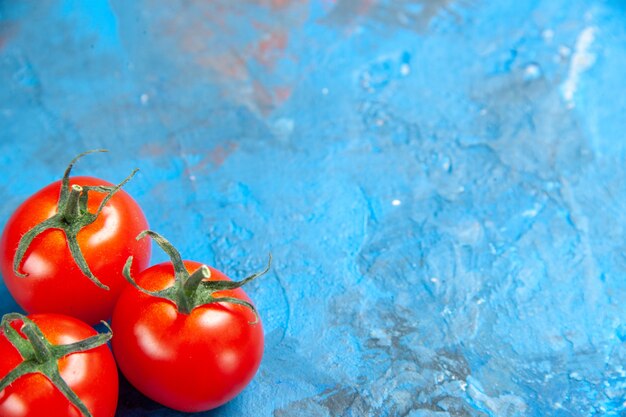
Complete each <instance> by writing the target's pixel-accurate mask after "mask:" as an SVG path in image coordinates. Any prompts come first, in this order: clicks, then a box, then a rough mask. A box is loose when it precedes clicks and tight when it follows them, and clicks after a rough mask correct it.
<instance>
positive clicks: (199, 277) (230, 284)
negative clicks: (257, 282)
mask: <svg viewBox="0 0 626 417" xmlns="http://www.w3.org/2000/svg"><path fill="white" fill-rule="evenodd" d="M146 236H150V237H151V238H152V239H153V240H154V241H155V242H156V243H157V245H159V247H161V249H163V251H164V252H165V253H166V254H167V255H168V256H169V258H170V261H171V263H172V266H173V268H174V284H173V285H172V286H171V287H168V288H165V289H163V290H160V291H150V290H147V289H145V288H142V287H141V286H139V284H137V282H136V281H135V280H134V279H133V277H132V275H131V271H130V270H131V266H132V263H133V257H132V256H130V257H128V259H127V260H126V264H125V265H124V270H123V275H124V277H125V278H126V280H127V281H128V282H129V283H130V284H131V285H133V286H134V287H135V288H136V289H137V290H139V291H141V292H143V293H145V294H148V295H151V296H153V297H157V298H162V299H165V300H168V301H171V302H172V303H174V305H176V307H177V309H178V311H179V312H181V313H183V314H189V313H191V311H192V310H193V309H194V308H196V307H199V306H203V305H207V304H211V303H231V304H239V305H243V306H245V307H247V308H249V309H250V310H252V312H253V313H254V316H255V320H254V321H253V322H250V324H256V323H258V321H259V315H258V312H257V310H256V308H255V307H254V306H253V305H252V304H251V303H249V302H247V301H245V300H240V299H238V298H234V297H214V296H213V294H214V293H216V292H218V291H226V290H233V289H236V288H240V287H242V286H244V285H245V284H247V283H249V282H250V281H252V280H254V279H256V278H258V277H260V276H261V275H264V274H266V273H267V272H268V271H269V270H270V267H271V264H272V255H271V254H270V255H269V259H268V262H267V266H266V267H265V269H264V270H263V271H261V272H257V273H255V274H252V275H250V276H248V277H246V278H244V279H242V280H241V281H227V280H217V281H207V280H206V278H209V277H210V274H211V270H210V269H209V267H208V266H206V265H201V266H200V267H199V268H198V269H196V270H195V271H193V273H191V274H190V273H189V271H187V269H186V268H185V265H184V263H183V260H182V258H181V256H180V253H179V252H178V250H176V248H175V247H174V246H173V245H172V244H171V243H170V242H169V241H167V240H166V239H165V238H164V237H163V236H161V235H159V234H158V233H156V232H153V231H151V230H145V231H143V232H141V233H140V234H139V235H138V236H137V240H140V239H143V238H144V237H146Z"/></svg>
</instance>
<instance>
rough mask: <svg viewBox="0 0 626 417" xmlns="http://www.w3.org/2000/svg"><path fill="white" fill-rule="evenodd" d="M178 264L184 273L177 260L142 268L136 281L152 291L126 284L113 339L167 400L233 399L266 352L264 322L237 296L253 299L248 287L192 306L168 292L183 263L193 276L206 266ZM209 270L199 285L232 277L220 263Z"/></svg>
mask: <svg viewBox="0 0 626 417" xmlns="http://www.w3.org/2000/svg"><path fill="white" fill-rule="evenodd" d="M153 237H154V236H153ZM176 259H178V261H180V258H179V257H178V255H177V253H176V256H175V257H174V258H173V260H174V261H175V262H174V264H175V265H176V263H177V262H176ZM178 265H179V266H178V267H177V269H176V270H177V273H176V275H177V276H178V277H177V278H175V273H174V267H173V266H172V264H171V263H162V264H158V265H154V266H152V267H150V268H148V269H147V270H145V271H143V272H141V273H140V275H139V276H138V277H137V281H136V284H137V285H138V287H140V288H142V289H145V290H147V291H151V292H153V294H152V295H151V294H148V293H146V292H143V291H139V290H138V289H137V288H132V287H130V288H128V289H126V290H124V291H123V292H122V295H121V296H120V298H119V300H118V303H117V305H116V307H115V311H114V313H113V320H112V323H111V326H112V328H113V332H114V333H115V337H114V338H113V341H112V345H113V352H114V354H115V356H116V359H117V363H118V366H119V367H120V369H121V371H122V373H123V374H124V375H125V376H126V378H127V379H128V380H129V381H130V383H131V384H132V385H133V386H135V388H137V389H138V390H139V391H141V392H142V393H143V394H145V395H146V396H147V397H149V398H152V399H153V400H155V401H157V402H159V403H161V404H163V405H165V406H167V407H170V408H173V409H176V410H180V411H185V412H199V411H205V410H209V409H212V408H215V407H218V406H220V405H222V404H224V403H226V402H227V401H229V400H230V399H232V398H233V397H235V396H236V395H237V394H238V393H239V392H241V391H242V390H243V389H244V387H245V386H246V385H247V384H248V383H249V382H250V380H251V379H252V378H253V376H254V374H255V373H256V371H257V369H258V367H259V364H260V362H261V357H262V355H263V328H262V326H261V322H260V321H257V320H256V319H257V316H256V312H255V311H253V310H252V309H251V308H250V307H249V306H246V305H242V304H235V303H234V301H241V302H244V303H251V301H250V299H249V298H248V296H247V295H246V294H245V293H244V291H243V290H242V289H241V288H234V289H227V290H220V291H216V292H211V295H209V296H208V297H209V298H208V299H210V297H214V298H213V299H215V298H222V299H224V298H223V297H228V299H229V300H231V301H222V302H209V303H208V304H203V303H202V302H196V303H195V304H196V306H195V307H193V306H192V307H191V311H190V312H189V313H185V312H183V311H181V308H180V307H179V306H177V303H176V302H175V301H173V300H169V299H166V298H161V296H160V295H165V296H167V294H169V295H172V294H173V293H175V292H176V291H175V290H174V289H175V288H177V287H176V285H177V281H179V280H180V278H179V276H180V274H179V272H178V271H181V270H182V268H184V270H183V271H184V274H183V275H186V276H187V277H188V276H189V274H190V273H193V272H194V271H199V270H200V268H202V267H203V265H202V264H200V263H198V262H192V261H180V263H179V264H178ZM183 265H184V267H183ZM204 268H207V267H204ZM209 270H210V274H211V275H210V278H208V279H207V278H205V279H204V280H203V281H202V283H201V285H200V289H199V291H200V293H201V292H202V291H203V290H202V285H203V284H204V283H206V282H212V281H220V282H221V283H224V282H226V281H227V282H228V283H230V284H233V281H231V280H230V279H229V278H228V277H227V276H226V275H224V274H223V273H221V272H220V271H218V270H216V269H214V268H209ZM207 271H208V270H207ZM258 275H260V274H256V276H258ZM205 276H206V275H205ZM244 281H245V280H244ZM241 282H243V281H241ZM178 284H180V282H179V283H178ZM178 288H180V287H178ZM222 288H223V287H222ZM157 292H160V293H157ZM155 295H156V296H155ZM174 295H175V294H174ZM188 295H190V299H196V300H198V299H197V298H194V297H196V296H194V295H193V294H191V293H188ZM205 295H206V294H205ZM198 297H200V298H202V297H204V296H202V295H198ZM202 299H204V300H207V298H206V297H205V298H202ZM233 299H235V300H233ZM192 304H193V303H192Z"/></svg>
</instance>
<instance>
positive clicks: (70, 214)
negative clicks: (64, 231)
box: [63, 184, 87, 224]
mask: <svg viewBox="0 0 626 417" xmlns="http://www.w3.org/2000/svg"><path fill="white" fill-rule="evenodd" d="M82 193H83V187H81V186H80V185H78V184H74V185H72V186H71V187H70V194H69V196H68V197H67V202H66V203H65V208H64V209H63V219H64V220H65V221H66V222H67V223H68V224H69V223H72V222H74V221H76V219H78V218H79V217H80V215H81V210H80V196H81V194H82ZM85 195H87V194H85Z"/></svg>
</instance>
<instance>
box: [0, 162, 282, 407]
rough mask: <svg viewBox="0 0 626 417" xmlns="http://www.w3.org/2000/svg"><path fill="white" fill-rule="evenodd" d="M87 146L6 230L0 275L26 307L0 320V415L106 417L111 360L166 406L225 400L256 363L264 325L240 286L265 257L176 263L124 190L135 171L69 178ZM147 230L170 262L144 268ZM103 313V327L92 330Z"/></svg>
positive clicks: (113, 403)
mask: <svg viewBox="0 0 626 417" xmlns="http://www.w3.org/2000/svg"><path fill="white" fill-rule="evenodd" d="M91 152H96V151H90V152H86V153H84V154H81V155H79V156H78V157H76V158H75V159H74V160H73V161H72V162H71V163H70V165H69V166H68V168H67V169H66V171H65V174H64V175H63V178H62V180H60V181H57V182H54V183H52V184H50V185H48V186H47V187H45V188H43V189H41V190H40V191H38V192H36V193H35V194H33V195H32V196H31V197H30V198H28V199H27V200H26V201H25V202H24V203H23V204H22V205H21V206H20V207H19V208H18V209H17V210H16V211H15V212H14V214H13V215H12V217H11V218H10V219H9V220H8V222H7V224H6V227H5V229H4V232H3V234H2V239H1V241H0V255H1V257H0V269H1V272H2V277H3V280H4V283H5V284H6V286H7V288H8V290H9V292H10V293H11V295H12V296H13V297H14V299H15V300H16V301H17V303H18V304H19V305H20V306H21V307H22V308H23V309H24V310H25V311H26V312H27V313H28V316H25V315H22V314H18V313H10V314H6V315H4V317H2V322H1V324H0V415H1V416H4V417H14V416H21V417H24V416H43V415H48V416H69V417H73V416H75V417H79V416H93V417H112V416H114V415H115V410H116V407H117V402H118V371H117V367H119V369H120V370H121V372H122V373H123V374H124V376H125V377H126V378H127V379H128V381H129V382H130V383H131V384H132V385H133V386H135V388H137V389H138V390H139V391H140V392H142V393H143V394H145V395H146V396H147V397H149V398H152V399H153V400H155V401H157V402H159V403H161V404H163V405H165V406H167V407H170V408H173V409H176V410H180V411H185V412H198V411H205V410H209V409H212V408H215V407H218V406H220V405H222V404H224V403H225V402H227V401H229V400H230V399H232V398H233V397H235V396H236V395H237V394H238V393H239V392H241V390H243V388H244V387H245V386H246V385H247V384H248V383H249V382H250V380H251V379H252V378H253V376H254V374H255V373H256V371H257V369H258V367H259V364H260V362H261V357H262V354H263V329H262V327H261V323H260V321H259V318H258V314H257V312H256V310H255V308H254V306H253V305H252V303H251V301H250V299H249V298H248V296H247V295H246V294H245V293H244V291H243V290H242V289H241V288H240V287H241V286H242V285H244V284H246V283H247V282H249V281H251V280H253V279H255V278H256V277H258V276H260V275H262V274H263V273H265V272H267V270H268V269H269V263H268V266H267V268H266V269H265V270H264V271H262V272H260V273H257V274H253V275H251V276H249V277H247V278H245V279H243V280H241V281H231V280H230V279H229V278H228V277H227V276H225V275H224V274H223V273H221V272H220V271H218V270H216V269H214V268H211V267H208V266H206V265H203V264H201V263H198V262H193V261H186V260H182V258H181V256H180V254H179V253H178V251H177V250H176V249H175V248H174V247H173V246H172V245H171V244H170V243H169V242H168V241H167V240H166V239H165V238H163V237H162V236H160V235H159V234H157V233H156V232H153V231H150V230H148V224H147V221H146V218H145V216H144V214H143V212H142V210H141V208H140V206H139V205H138V204H137V202H136V201H135V200H133V198H132V197H131V196H130V195H129V194H127V193H126V192H124V191H123V190H121V187H122V186H123V185H124V184H125V183H126V182H127V181H128V180H129V179H130V178H131V177H132V176H133V175H134V173H135V172H133V173H132V174H131V175H129V177H128V178H126V179H125V180H124V181H123V182H122V183H120V184H118V185H113V184H110V183H108V182H105V181H103V180H100V179H97V178H93V177H84V176H83V177H70V172H71V170H72V167H73V165H74V163H75V162H76V161H77V160H78V159H79V158H80V157H82V156H83V155H85V154H87V153H91ZM149 238H150V239H152V240H153V241H154V242H155V243H156V244H157V245H158V246H159V247H160V248H161V249H162V250H164V251H165V253H166V254H167V255H168V256H169V258H170V262H165V263H161V264H158V265H153V266H151V267H148V264H149V261H150V253H151V245H150V239H149ZM270 260H271V258H270ZM109 319H110V321H111V325H110V327H109V325H108V324H107V322H106V321H107V320H109ZM100 321H102V322H103V323H104V325H105V326H106V327H107V329H108V331H107V332H104V333H97V332H96V331H95V330H94V329H93V328H92V327H91V325H93V324H96V323H98V322H100ZM109 340H110V341H111V346H112V350H113V353H112V352H111V350H110V349H109V346H108V345H107V342H109Z"/></svg>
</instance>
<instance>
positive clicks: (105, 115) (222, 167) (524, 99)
mask: <svg viewBox="0 0 626 417" xmlns="http://www.w3.org/2000/svg"><path fill="white" fill-rule="evenodd" d="M625 21H626V8H625V7H624V5H623V4H622V3H621V2H618V1H605V2H599V1H591V2H590V1H582V0H575V1H564V0H556V1H547V0H543V1H542V0H533V1H523V2H517V3H515V4H508V5H506V6H505V5H503V4H501V3H500V2H485V1H474V0H472V1H457V2H454V1H451V0H394V1H366V0H354V1H353V0H337V1H321V0H311V1H307V0H299V1H296V0H292V1H279V0H274V1H270V0H266V1H262V2H252V1H230V0H222V1H214V2H205V1H193V2H188V1H172V2H161V3H155V2H146V1H136V2H126V1H119V0H111V1H108V2H107V1H97V2H75V1H59V2H9V1H0V85H1V87H0V126H2V128H1V129H0V163H1V165H2V166H3V167H4V173H5V175H3V176H2V178H1V179H0V198H1V199H2V201H3V202H4V204H3V205H2V206H1V207H0V222H2V223H3V222H5V221H6V219H7V218H8V216H9V215H10V213H11V212H12V211H13V210H14V209H15V207H16V206H17V205H18V204H19V203H20V202H21V201H22V200H23V199H24V198H26V196H28V195H29V194H30V193H32V192H33V191H35V190H36V189H38V188H40V187H41V186H43V185H44V184H46V183H48V182H50V181H52V180H54V179H56V178H58V176H59V175H60V174H61V172H62V170H63V168H64V166H65V164H66V162H67V161H69V160H70V159H71V158H72V157H73V156H74V155H75V154H77V153H78V152H81V151H83V150H85V149H91V148H100V147H105V148H108V149H110V151H111V152H110V153H109V154H107V155H94V156H91V157H90V159H89V160H84V161H81V164H80V165H79V166H78V167H77V172H80V173H90V174H92V175H97V176H101V177H103V178H107V179H109V180H111V181H118V180H120V179H122V178H123V177H124V176H125V175H126V173H127V172H129V171H130V170H131V169H132V168H133V167H139V168H141V173H140V174H139V175H138V176H137V177H136V178H135V179H134V180H133V181H132V182H131V183H129V184H128V186H127V189H128V191H129V192H130V193H131V194H133V195H134V196H135V197H136V198H137V200H138V201H139V202H140V203H141V204H142V205H143V206H144V207H145V209H146V214H147V217H148V219H149V221H150V223H151V225H152V227H153V228H154V229H155V230H157V231H159V232H161V233H163V234H164V235H165V236H168V237H169V238H170V239H171V240H172V241H173V242H174V243H175V244H176V245H177V246H178V247H179V249H180V250H181V252H182V253H183V254H184V255H185V257H187V258H192V259H197V260H202V261H205V262H208V263H210V264H212V265H215V266H216V267H218V268H220V269H222V270H224V271H225V272H227V273H228V274H229V275H231V276H232V277H233V278H239V277H243V276H245V275H246V274H247V273H248V272H250V271H254V270H257V269H258V268H259V267H260V266H261V265H263V264H264V262H265V259H266V255H267V252H269V251H271V252H272V254H273V255H274V259H275V263H274V268H273V272H272V274H270V275H269V276H267V277H265V278H264V279H263V280H260V281H258V282H254V283H253V284H252V285H251V286H250V288H249V293H250V295H251V296H252V297H253V298H254V300H255V301H256V304H257V305H258V308H259V311H260V313H261V316H262V319H263V321H264V324H265V330H266V337H267V349H266V354H265V357H264V360H263V364H262V366H261V369H260V371H259V373H258V375H257V377H256V378H255V379H254V381H253V382H252V384H251V385H250V386H249V387H248V388H247V389H246V390H245V391H244V392H243V394H242V395H241V396H239V397H238V398H236V399H235V400H233V401H232V402H231V403H229V404H227V405H226V406H224V407H222V408H220V409H218V410H215V411H212V412H208V413H205V414H204V415H207V416H208V415H211V416H226V415H242V416H255V417H256V416H266V415H273V416H276V417H282V416H313V417H316V416H400V415H402V416H410V417H424V416H428V417H435V416H437V417H445V416H472V417H474V416H481V417H483V416H498V417H500V416H503V417H513V416H538V417H539V416H600V415H602V416H618V415H622V414H623V413H624V412H626V407H625V405H624V404H625V401H626V372H625V371H624V360H626V350H625V345H624V340H625V339H626V336H625V335H626V330H625V328H626V312H625V311H624V307H623V305H624V301H626V284H625V282H626V281H625V280H624V279H623V277H624V276H625V275H626V257H625V255H624V254H625V253H626V248H625V246H624V243H623V242H624V238H623V237H624V234H625V233H624V232H625V226H626V215H625V214H624V213H625V210H624V207H626V193H625V192H624V187H623V185H622V183H623V181H622V178H623V177H624V174H625V168H624V166H625V164H624V162H625V159H626V141H625V140H624V139H623V137H622V136H623V132H624V121H623V117H622V116H623V114H624V110H625V107H626V99H625V98H624V95H623V94H622V91H623V90H624V88H625V87H626V85H625V83H626V82H625V81H624V77H623V68H625V67H626V50H625V49H624V48H623V45H624V41H625V40H626V25H625V24H624V23H625ZM90 163H91V164H93V165H90ZM162 260H164V256H163V255H162V254H160V253H159V252H155V254H154V262H158V261H162ZM0 297H1V306H2V307H1V310H2V311H1V312H6V311H12V310H15V309H16V306H15V304H14V302H13V301H12V300H11V298H10V297H9V295H8V294H7V292H6V290H5V289H4V287H0ZM119 415H120V416H144V415H150V416H175V415H181V414H177V413H174V412H172V411H169V410H165V409H163V408H162V407H160V406H158V405H157V404H155V403H152V402H150V401H148V400H146V399H145V398H143V397H141V396H140V395H138V394H137V393H136V392H134V391H133V390H132V388H130V387H128V386H127V385H124V386H123V388H122V400H121V404H120V411H119Z"/></svg>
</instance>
